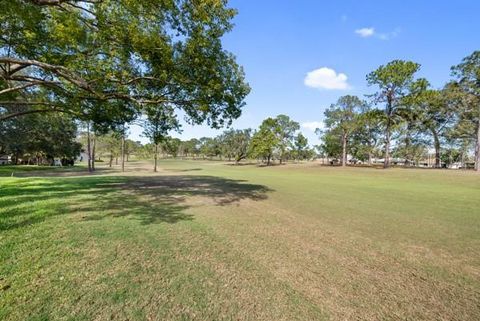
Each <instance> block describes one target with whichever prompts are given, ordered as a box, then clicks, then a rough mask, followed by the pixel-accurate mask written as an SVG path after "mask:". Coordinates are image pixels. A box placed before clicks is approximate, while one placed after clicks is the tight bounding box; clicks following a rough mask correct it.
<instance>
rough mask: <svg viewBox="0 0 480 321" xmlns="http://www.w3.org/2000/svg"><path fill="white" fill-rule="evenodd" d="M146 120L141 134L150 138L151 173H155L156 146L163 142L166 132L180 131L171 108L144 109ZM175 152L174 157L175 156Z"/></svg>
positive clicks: (149, 107)
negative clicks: (152, 161) (151, 154)
mask: <svg viewBox="0 0 480 321" xmlns="http://www.w3.org/2000/svg"><path fill="white" fill-rule="evenodd" d="M145 116H146V120H145V121H144V122H143V129H144V130H143V134H144V135H145V136H146V137H148V138H150V140H151V142H152V143H153V144H154V148H155V152H154V166H153V171H154V172H156V171H157V160H158V146H159V144H160V143H163V142H165V139H166V137H167V135H168V132H169V131H171V130H177V131H179V130H180V124H179V123H178V119H177V117H176V116H175V112H174V109H173V108H172V107H171V106H162V105H159V106H148V108H146V109H145ZM177 152H178V148H177V151H176V152H175V156H176V155H177Z"/></svg>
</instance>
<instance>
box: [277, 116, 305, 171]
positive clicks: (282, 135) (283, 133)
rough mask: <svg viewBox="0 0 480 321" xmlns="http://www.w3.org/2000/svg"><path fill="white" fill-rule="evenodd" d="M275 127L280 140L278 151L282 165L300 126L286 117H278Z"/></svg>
mask: <svg viewBox="0 0 480 321" xmlns="http://www.w3.org/2000/svg"><path fill="white" fill-rule="evenodd" d="M274 120H275V122H274V124H273V125H272V126H273V129H274V132H275V135H276V136H277V138H278V144H277V147H278V151H279V158H280V164H282V162H283V160H284V158H285V155H286V153H287V151H288V149H289V148H291V147H292V145H293V139H294V135H295V132H296V131H297V130H299V129H300V124H299V123H297V122H296V121H293V120H291V119H290V117H288V116H286V115H278V116H277V117H276V118H275V119H274Z"/></svg>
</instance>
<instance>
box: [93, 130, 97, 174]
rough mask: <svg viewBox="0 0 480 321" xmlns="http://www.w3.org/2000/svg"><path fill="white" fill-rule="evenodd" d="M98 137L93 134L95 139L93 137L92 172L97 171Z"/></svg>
mask: <svg viewBox="0 0 480 321" xmlns="http://www.w3.org/2000/svg"><path fill="white" fill-rule="evenodd" d="M96 141H97V139H96V137H95V133H94V134H93V139H92V172H94V171H95V147H96V145H97V143H96Z"/></svg>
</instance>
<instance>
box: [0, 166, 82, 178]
mask: <svg viewBox="0 0 480 321" xmlns="http://www.w3.org/2000/svg"><path fill="white" fill-rule="evenodd" d="M84 169H85V166H84V165H76V166H74V167H59V166H55V167H53V166H37V165H0V177H22V176H26V175H32V174H35V173H38V174H41V173H71V172H75V171H81V170H84Z"/></svg>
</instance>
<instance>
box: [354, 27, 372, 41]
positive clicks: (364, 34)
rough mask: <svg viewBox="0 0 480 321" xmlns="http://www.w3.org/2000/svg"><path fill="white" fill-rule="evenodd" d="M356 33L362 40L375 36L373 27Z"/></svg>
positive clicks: (358, 30)
mask: <svg viewBox="0 0 480 321" xmlns="http://www.w3.org/2000/svg"><path fill="white" fill-rule="evenodd" d="M355 33H356V34H357V35H359V36H360V37H362V38H368V37H371V36H373V35H374V34H375V28H373V27H371V28H361V29H357V30H355Z"/></svg>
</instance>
